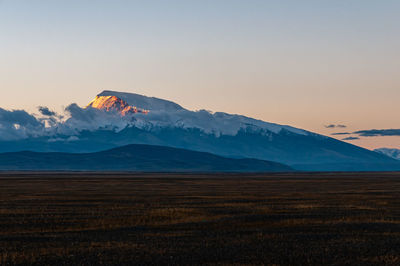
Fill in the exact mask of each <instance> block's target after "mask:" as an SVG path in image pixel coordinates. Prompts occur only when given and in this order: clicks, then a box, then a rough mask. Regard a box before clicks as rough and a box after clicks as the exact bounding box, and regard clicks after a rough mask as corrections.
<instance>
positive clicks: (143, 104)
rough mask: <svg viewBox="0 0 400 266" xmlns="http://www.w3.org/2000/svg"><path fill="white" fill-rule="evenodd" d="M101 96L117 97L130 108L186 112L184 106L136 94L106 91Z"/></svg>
mask: <svg viewBox="0 0 400 266" xmlns="http://www.w3.org/2000/svg"><path fill="white" fill-rule="evenodd" d="M97 96H98V97H100V96H115V97H117V98H119V99H121V100H123V101H124V102H126V103H127V104H128V105H130V106H135V107H137V108H140V109H144V110H150V111H178V110H184V108H183V107H182V106H180V105H179V104H176V103H174V102H171V101H168V100H163V99H159V98H155V97H148V96H144V95H140V94H136V93H127V92H118V91H109V90H105V91H103V92H101V93H100V94H98V95H97Z"/></svg>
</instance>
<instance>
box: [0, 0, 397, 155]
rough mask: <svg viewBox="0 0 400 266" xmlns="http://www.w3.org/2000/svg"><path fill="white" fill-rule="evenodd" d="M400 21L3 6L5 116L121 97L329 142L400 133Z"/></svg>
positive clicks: (187, 9) (192, 7)
mask: <svg viewBox="0 0 400 266" xmlns="http://www.w3.org/2000/svg"><path fill="white" fill-rule="evenodd" d="M399 14H400V1H394V0H392V1H389V0H382V1H372V0H370V1H368V0H359V1H352V0H331V1H329V0H315V1H298V0H297V1H265V0H264V1H255V0H253V1H251V0H247V1H234V0H229V1H222V0H213V1H208V0H206V1H204V0H203V1H188V0H186V1H121V0H113V1H111V0H109V1H89V0H86V1H85V0H80V1H74V0H68V1H66V0H65V1H57V0H47V1H45V0H29V1H19V0H0V90H1V93H2V97H1V98H0V107H3V108H9V109H11V108H14V109H22V108H23V109H28V110H30V111H34V110H35V107H36V106H38V105H47V106H49V107H51V108H53V109H56V110H60V109H61V106H66V105H68V104H70V103H71V102H77V103H78V104H80V105H85V104H87V103H88V102H89V101H90V100H91V99H92V98H93V97H94V96H95V95H96V94H97V93H98V92H100V91H101V90H102V89H112V90H120V91H127V92H137V93H141V94H145V95H149V96H157V97H160V98H167V99H170V100H174V101H176V102H178V103H179V104H181V105H183V106H185V107H187V108H189V109H200V108H205V109H209V110H213V111H226V112H230V113H240V114H245V115H248V116H252V117H256V118H260V119H263V120H266V121H270V122H277V123H282V124H290V125H293V126H297V127H301V128H305V129H308V130H312V131H316V132H320V133H324V134H329V133H331V132H332V130H328V129H325V128H324V127H323V125H325V124H330V123H341V124H347V125H348V126H349V128H348V130H350V131H351V130H357V129H369V128H400V123H399V119H398V114H399V113H400V105H399V104H398V100H399V99H400V74H399V70H400V52H399V47H400V17H399ZM352 143H355V144H359V145H364V146H366V147H375V146H382V145H383V146H396V147H397V146H398V147H399V148H400V142H399V140H398V138H380V139H379V138H374V139H372V138H368V139H365V140H362V141H353V142H352Z"/></svg>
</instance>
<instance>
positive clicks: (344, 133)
mask: <svg viewBox="0 0 400 266" xmlns="http://www.w3.org/2000/svg"><path fill="white" fill-rule="evenodd" d="M350 134H352V133H350V132H337V133H332V134H331V135H332V136H340V135H350Z"/></svg>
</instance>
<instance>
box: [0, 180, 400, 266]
mask: <svg viewBox="0 0 400 266" xmlns="http://www.w3.org/2000/svg"><path fill="white" fill-rule="evenodd" d="M0 264H1V265H132V264H134V265H165V264H170V265H176V264H178V265H199V264H201V265H203V264H207V265H232V264H233V265H400V173H364V174H357V173H341V174H338V173H332V174H321V173H313V174H307V173H302V174H271V175H261V174H259V175H257V174H248V175H246V174H214V175H201V174H123V173H120V174H116V173H114V174H111V173H110V174H107V173H104V174H98V173H97V174H96V173H1V174H0Z"/></svg>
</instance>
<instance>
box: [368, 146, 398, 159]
mask: <svg viewBox="0 0 400 266" xmlns="http://www.w3.org/2000/svg"><path fill="white" fill-rule="evenodd" d="M374 151H375V152H378V153H381V154H384V155H386V156H389V157H391V158H393V159H396V160H400V149H389V148H380V149H375V150H374Z"/></svg>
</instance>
